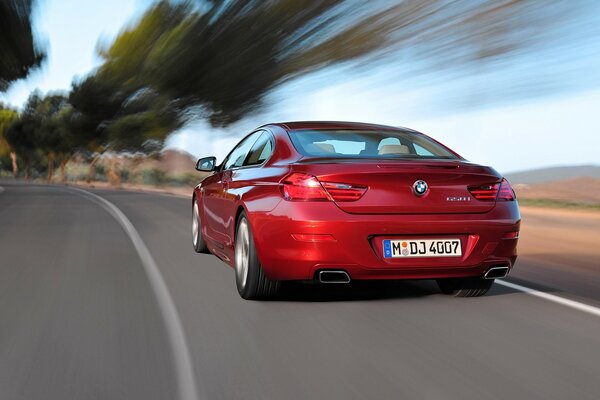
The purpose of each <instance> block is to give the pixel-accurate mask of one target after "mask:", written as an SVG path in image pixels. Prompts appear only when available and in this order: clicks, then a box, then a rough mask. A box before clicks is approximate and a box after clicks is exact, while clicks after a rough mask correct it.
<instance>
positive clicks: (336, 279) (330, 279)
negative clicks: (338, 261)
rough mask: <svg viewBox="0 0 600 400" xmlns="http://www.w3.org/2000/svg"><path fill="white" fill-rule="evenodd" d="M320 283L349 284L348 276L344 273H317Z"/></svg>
mask: <svg viewBox="0 0 600 400" xmlns="http://www.w3.org/2000/svg"><path fill="white" fill-rule="evenodd" d="M318 279H319V282H321V283H350V275H348V273H347V272H346V271H319V275H318Z"/></svg>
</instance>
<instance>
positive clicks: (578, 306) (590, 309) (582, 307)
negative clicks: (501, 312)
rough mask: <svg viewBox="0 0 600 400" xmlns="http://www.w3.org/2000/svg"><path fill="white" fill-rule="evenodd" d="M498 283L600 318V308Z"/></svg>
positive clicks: (513, 285)
mask: <svg viewBox="0 0 600 400" xmlns="http://www.w3.org/2000/svg"><path fill="white" fill-rule="evenodd" d="M496 283H497V284H499V285H502V286H506V287H508V288H511V289H514V290H518V291H520V292H523V293H526V294H529V295H531V296H535V297H539V298H541V299H544V300H548V301H551V302H553V303H557V304H561V305H563V306H566V307H569V308H573V309H575V310H579V311H583V312H585V313H588V314H592V315H594V316H596V317H600V308H598V307H594V306H591V305H589V304H585V303H580V302H578V301H575V300H569V299H565V298H564V297H560V296H556V295H553V294H549V293H544V292H541V291H539V290H535V289H531V288H528V287H526V286H521V285H517V284H516V283H511V282H507V281H501V280H496Z"/></svg>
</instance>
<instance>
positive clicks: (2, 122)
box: [0, 103, 19, 178]
mask: <svg viewBox="0 0 600 400" xmlns="http://www.w3.org/2000/svg"><path fill="white" fill-rule="evenodd" d="M18 117H19V114H18V113H17V111H16V110H14V109H12V108H10V107H7V106H5V105H4V104H1V103H0V157H3V156H6V155H7V154H8V155H9V156H10V160H11V166H12V173H13V176H14V177H15V178H16V177H17V174H18V173H19V169H18V166H17V153H15V151H14V150H12V149H11V147H10V145H9V144H8V142H7V141H6V138H5V133H6V131H7V130H8V127H9V126H10V125H11V124H12V123H13V122H14V121H15V120H16V119H17V118H18Z"/></svg>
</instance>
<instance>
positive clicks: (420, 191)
mask: <svg viewBox="0 0 600 400" xmlns="http://www.w3.org/2000/svg"><path fill="white" fill-rule="evenodd" d="M428 189H429V186H427V182H425V181H422V180H420V179H419V180H418V181H416V182H415V183H413V192H415V194H416V195H417V196H423V195H424V194H425V193H427V190H428Z"/></svg>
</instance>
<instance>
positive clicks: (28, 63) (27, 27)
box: [0, 0, 45, 92]
mask: <svg viewBox="0 0 600 400" xmlns="http://www.w3.org/2000/svg"><path fill="white" fill-rule="evenodd" d="M32 4H33V0H0V92H3V91H5V90H6V89H7V88H8V85H9V84H10V83H11V82H13V81H15V80H17V79H21V78H25V77H26V76H27V75H28V74H29V72H30V71H31V69H33V68H36V67H38V66H39V65H40V64H41V62H42V61H43V59H44V57H45V53H44V52H43V51H42V50H40V49H39V48H38V46H36V43H35V42H34V38H33V32H32V28H31V13H32Z"/></svg>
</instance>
